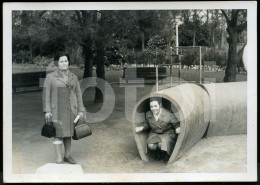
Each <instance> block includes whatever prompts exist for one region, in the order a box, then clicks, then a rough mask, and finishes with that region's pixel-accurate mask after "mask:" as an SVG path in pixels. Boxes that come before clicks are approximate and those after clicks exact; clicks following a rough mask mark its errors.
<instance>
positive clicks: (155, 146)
mask: <svg viewBox="0 0 260 185" xmlns="http://www.w3.org/2000/svg"><path fill="white" fill-rule="evenodd" d="M148 148H149V149H150V150H156V149H157V144H148Z"/></svg>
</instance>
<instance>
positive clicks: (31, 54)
mask: <svg viewBox="0 0 260 185" xmlns="http://www.w3.org/2000/svg"><path fill="white" fill-rule="evenodd" d="M29 42H30V44H29V45H30V46H29V47H30V59H31V61H30V63H33V46H32V41H31V39H30V41H29Z"/></svg>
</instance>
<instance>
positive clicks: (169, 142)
mask: <svg viewBox="0 0 260 185" xmlns="http://www.w3.org/2000/svg"><path fill="white" fill-rule="evenodd" d="M145 118H146V120H145V121H144V122H143V123H142V125H141V126H138V127H136V128H135V131H136V133H137V134H139V133H141V132H143V131H148V130H149V134H148V138H147V148H148V150H149V151H152V153H153V155H154V157H155V159H156V160H160V159H161V158H163V160H164V161H165V162H167V161H168V160H169V158H170V156H171V154H172V151H173V149H174V146H175V143H176V140H177V136H178V134H179V133H180V132H181V129H180V122H179V120H178V119H177V117H176V116H175V115H174V114H173V113H172V112H170V111H169V110H167V109H165V108H164V107H163V106H162V101H161V98H159V97H152V98H150V110H149V111H147V112H146V113H145Z"/></svg>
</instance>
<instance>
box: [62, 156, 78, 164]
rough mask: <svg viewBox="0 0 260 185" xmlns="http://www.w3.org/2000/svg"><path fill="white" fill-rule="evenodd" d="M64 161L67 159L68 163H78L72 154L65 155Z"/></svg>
mask: <svg viewBox="0 0 260 185" xmlns="http://www.w3.org/2000/svg"><path fill="white" fill-rule="evenodd" d="M64 161H65V162H68V163H70V164H76V161H74V159H73V158H72V157H71V156H69V157H64Z"/></svg>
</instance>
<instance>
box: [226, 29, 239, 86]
mask: <svg viewBox="0 0 260 185" xmlns="http://www.w3.org/2000/svg"><path fill="white" fill-rule="evenodd" d="M227 32H228V33H229V37H228V38H227V42H228V44H229V48H228V62H227V68H226V70H225V77H224V82H235V81H236V68H237V31H236V27H232V26H228V28H227Z"/></svg>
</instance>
